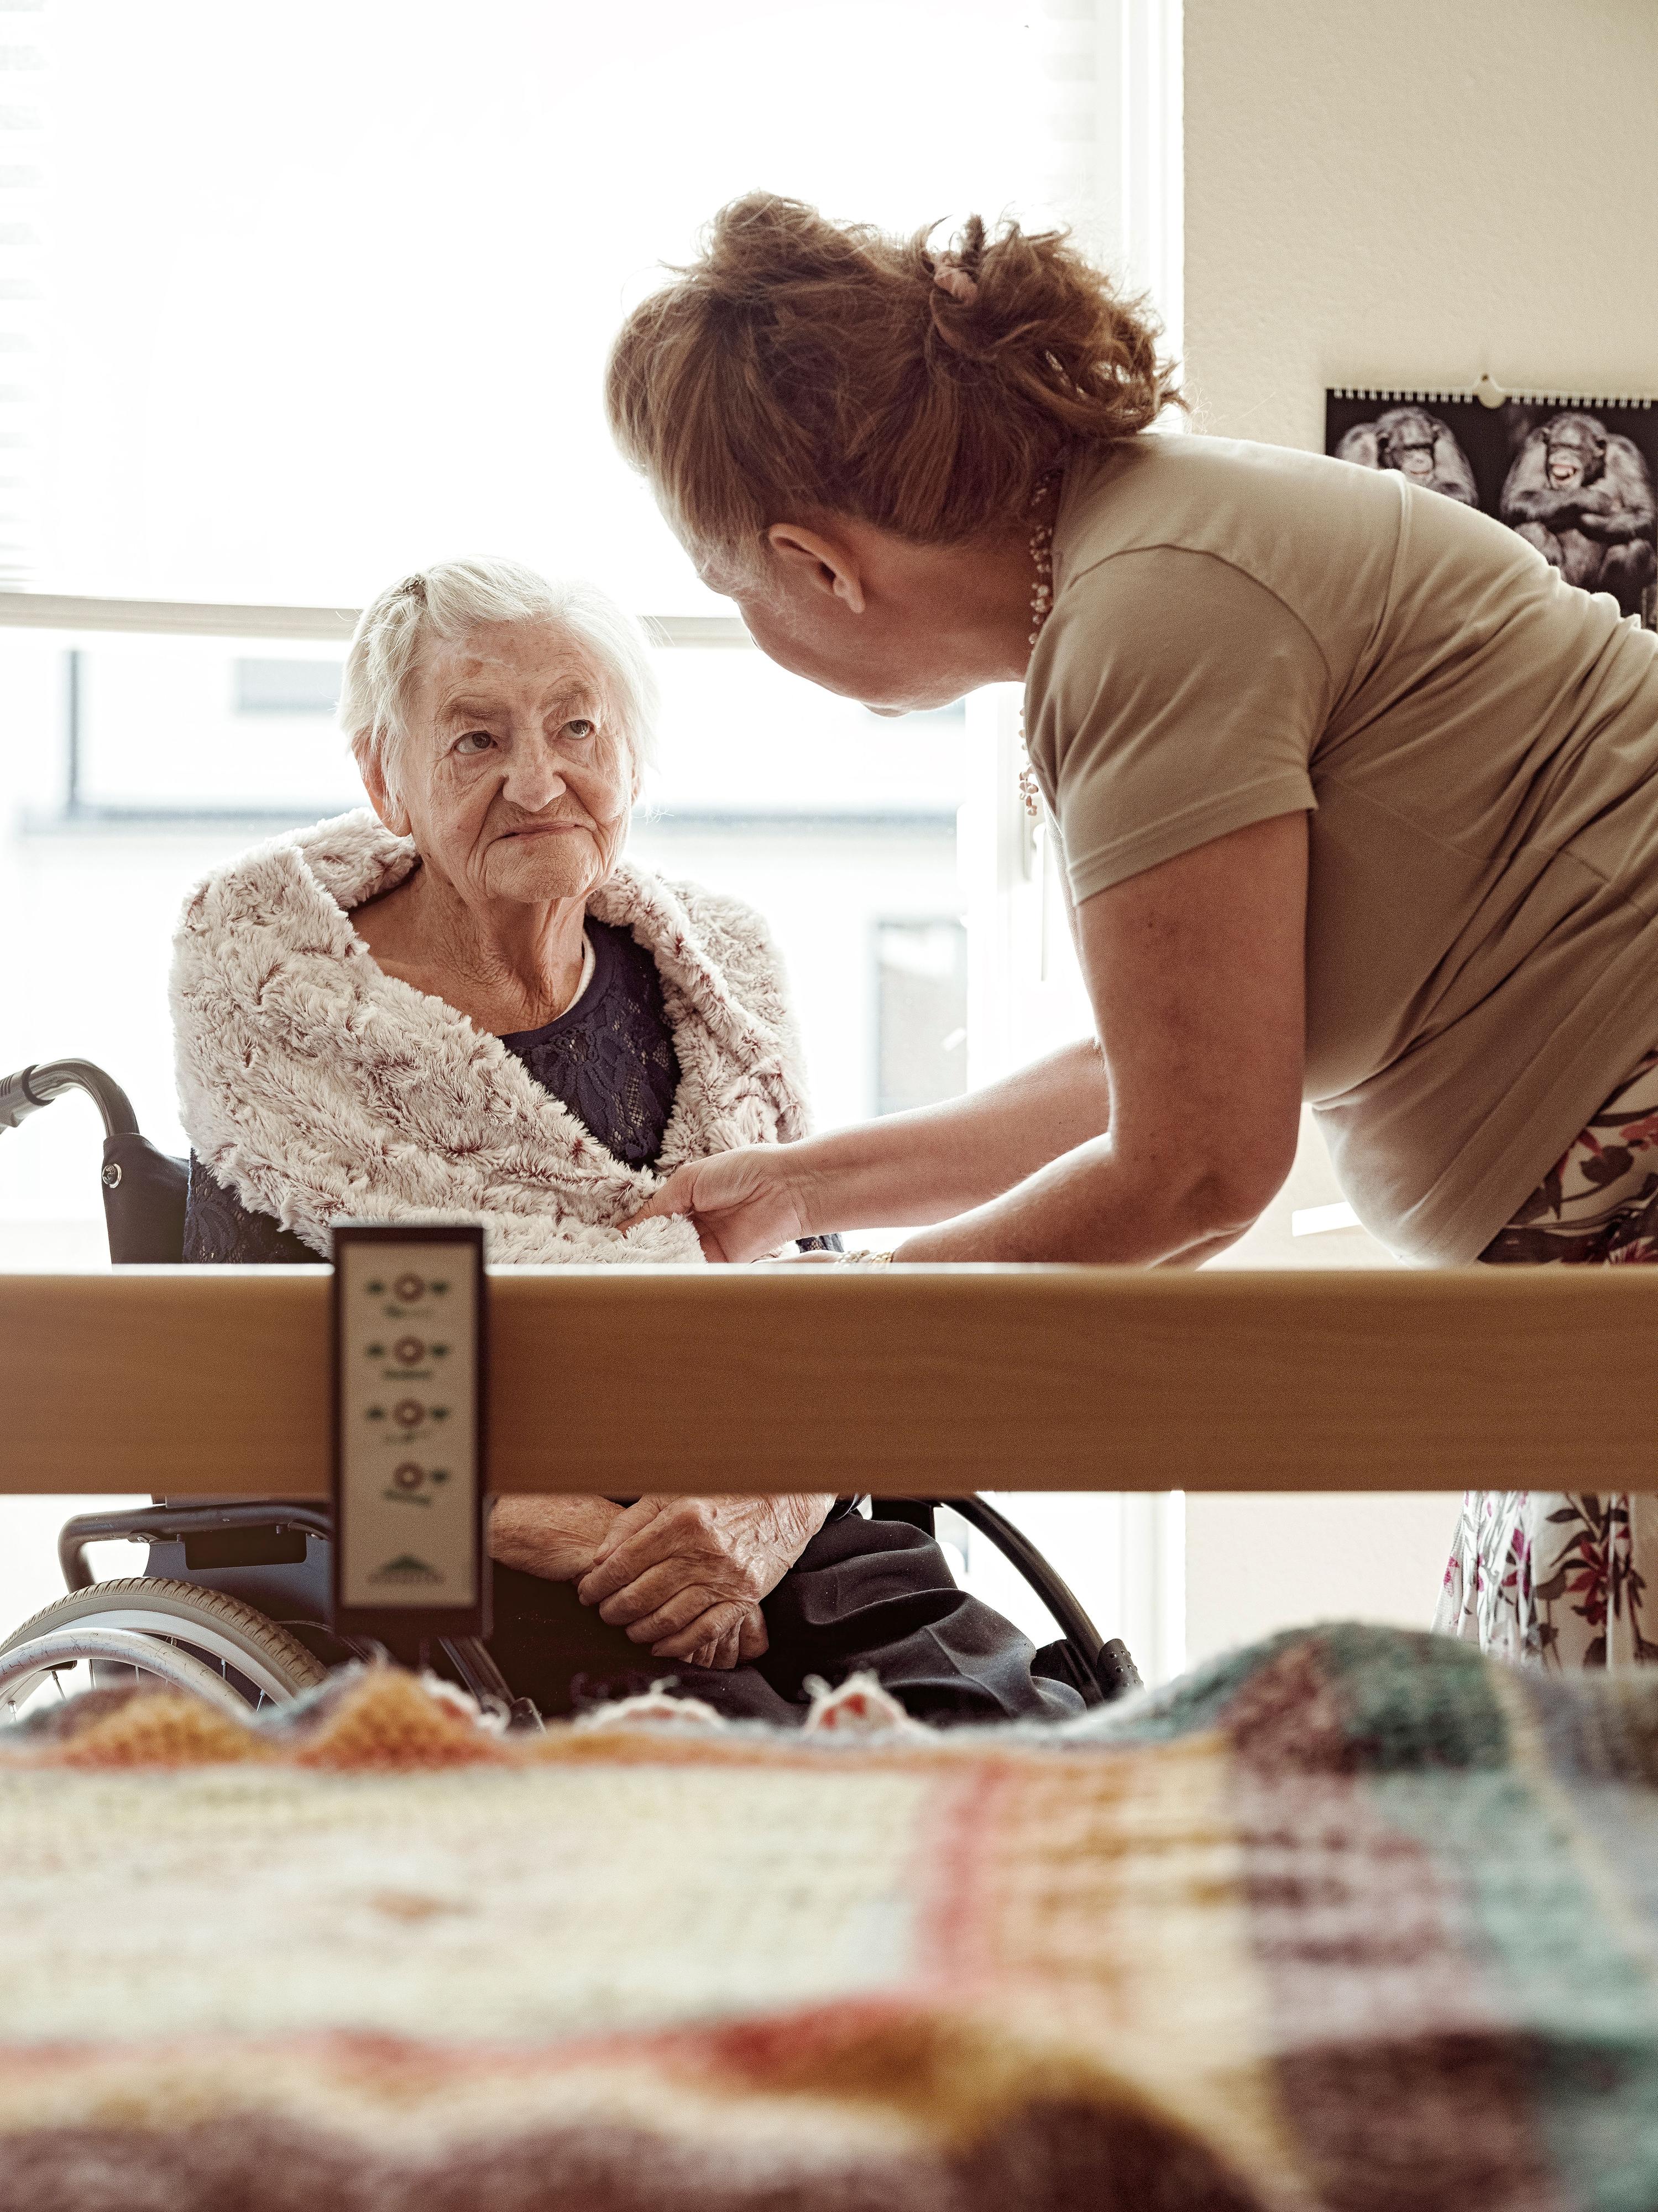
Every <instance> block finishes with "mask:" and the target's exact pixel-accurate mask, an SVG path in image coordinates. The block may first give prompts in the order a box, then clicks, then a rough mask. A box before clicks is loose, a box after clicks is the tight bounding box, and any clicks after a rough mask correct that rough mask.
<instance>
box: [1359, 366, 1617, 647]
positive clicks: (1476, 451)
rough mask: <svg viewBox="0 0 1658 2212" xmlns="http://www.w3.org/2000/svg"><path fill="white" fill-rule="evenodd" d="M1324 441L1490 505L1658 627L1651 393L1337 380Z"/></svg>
mask: <svg viewBox="0 0 1658 2212" xmlns="http://www.w3.org/2000/svg"><path fill="white" fill-rule="evenodd" d="M1324 449H1325V451H1326V453H1333V454H1334V455H1335V456H1336V458H1337V459H1339V460H1343V461H1357V463H1358V464H1359V465H1360V466H1361V467H1363V468H1369V469H1397V470H1398V471H1399V472H1400V475H1401V476H1402V477H1406V478H1407V479H1408V480H1409V481H1410V482H1411V483H1415V484H1420V485H1422V486H1423V488H1424V489H1426V490H1428V491H1436V492H1442V494H1443V495H1444V496H1445V497H1446V498H1447V499H1458V500H1461V501H1462V502H1463V504H1464V505H1465V506H1467V507H1479V509H1480V511H1481V513H1485V514H1494V515H1495V516H1496V517H1497V520H1498V521H1500V522H1505V523H1506V524H1507V525H1508V526H1509V529H1510V530H1515V531H1517V532H1519V533H1520V535H1521V537H1522V538H1525V539H1526V540H1527V543H1528V544H1533V545H1534V546H1536V548H1537V550H1538V551H1539V552H1540V554H1541V555H1542V556H1543V557H1544V559H1545V560H1546V561H1547V562H1549V563H1550V565H1551V566H1552V568H1558V569H1559V571H1560V573H1561V574H1562V575H1563V576H1564V578H1565V579H1566V580H1567V582H1568V583H1571V584H1576V585H1578V586H1581V587H1582V590H1584V591H1586V592H1610V593H1611V595H1612V598H1613V599H1616V600H1617V602H1618V604H1619V606H1620V607H1621V608H1622V609H1623V611H1624V612H1625V614H1626V615H1637V616H1638V617H1640V619H1641V621H1642V622H1643V623H1644V624H1645V626H1646V627H1647V629H1658V498H1655V493H1654V486H1655V483H1658V402H1655V401H1653V400H1650V399H1604V400H1601V399H1584V398H1538V397H1534V396H1532V395H1529V394H1519V395H1514V396H1510V397H1509V398H1505V399H1504V400H1503V403H1502V404H1501V405H1500V406H1496V407H1492V406H1488V405H1487V404H1485V401H1484V400H1483V399H1477V398H1473V397H1472V396H1471V395H1467V394H1457V393H1454V392H1357V391H1351V390H1347V389H1337V390H1334V391H1330V392H1326V394H1325V402H1324Z"/></svg>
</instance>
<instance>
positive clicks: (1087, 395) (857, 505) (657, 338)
mask: <svg viewBox="0 0 1658 2212" xmlns="http://www.w3.org/2000/svg"><path fill="white" fill-rule="evenodd" d="M931 240H932V231H931V230H924V231H918V232H917V233H916V234H915V235H914V237H913V238H908V239H895V238H889V237H887V236H885V235H884V234H883V233H882V232H880V231H878V230H876V229H874V228H871V227H870V226H869V225H867V224H863V223H854V224H847V225H841V224H837V223H833V222H829V221H827V220H826V219H825V218H824V217H823V216H821V215H819V214H818V213H817V210H816V209H814V208H810V207H807V206H806V205H805V204H804V203H803V202H801V201H799V200H790V199H783V198H780V197H778V196H777V195H776V194H775V193H772V192H751V193H749V194H748V195H746V196H745V197H744V198H742V199H738V200H733V201H732V203H731V204H730V205H729V206H728V207H725V208H722V209H721V210H720V213H719V214H718V215H717V216H715V217H714V221H713V222H712V223H711V224H710V225H709V227H708V233H707V235H706V240H705V243H704V247H703V251H702V253H701V258H699V259H698V260H696V261H695V262H693V263H692V264H690V265H689V267H688V268H684V269H679V270H675V271H673V273H672V279H671V282H670V283H668V284H666V285H665V286H664V288H663V289H661V290H660V291H659V292H657V293H656V294H654V295H653V296H652V297H651V298H650V299H647V300H646V301H643V302H642V303H641V305H640V306H639V307H635V310H634V311H633V313H631V314H630V315H629V318H628V319H627V321H626V322H625V323H624V324H623V326H622V329H621V331H620V333H619V334H618V336H617V337H616V344H615V346H614V348H613V349H612V351H611V355H610V368H609V371H608V374H607V376H606V392H605V397H606V403H607V405H608V408H609V411H610V428H611V429H612V431H613V433H614V434H615V436H616V442H617V444H618V445H619V446H620V447H621V449H622V451H623V453H624V454H625V455H626V456H627V458H628V459H629V461H631V462H632V463H633V465H634V466H635V468H637V469H639V470H641V471H642V472H643V473H644V474H645V475H646V476H647V477H649V479H650V480H651V483H652V485H653V489H654V490H655V492H656V495H657V497H658V499H659V501H660V502H661V504H662V507H663V509H664V511H665V513H666V514H667V516H668V519H669V520H670V521H671V523H672V525H673V526H674V528H675V529H676V530H677V532H678V533H679V535H680V537H681V538H683V540H684V542H685V544H687V545H688V546H689V548H690V550H692V552H693V554H694V555H695V556H696V557H697V558H698V559H699V560H700V561H701V562H702V563H703V565H704V566H705V568H707V569H708V573H709V576H710V580H712V581H715V582H721V581H723V582H727V583H736V582H738V580H752V579H755V578H757V577H758V576H760V575H762V574H763V573H764V569H765V549H764V543H763V541H764V533H765V532H766V530H767V528H768V526H769V525H770V524H772V523H773V522H777V521H783V520H806V519H807V518H808V517H809V516H810V515H811V514H812V513H829V514H845V515H851V516H855V517H856V518H858V519H859V520H862V521H865V522H871V523H874V524H877V525H878V526H880V527H882V528H884V529H887V530H891V531H895V532H897V533H898V534H899V535H900V536H902V537H904V538H908V539H910V540H911V541H912V542H913V543H915V544H953V543H959V542H961V541H962V540H963V539H967V538H975V537H977V536H979V535H981V533H983V532H986V531H987V530H991V529H994V528H997V527H999V526H1002V525H1005V524H1006V523H1008V522H1010V521H1013V520H1018V519H1020V518H1022V517H1023V515H1024V514H1025V513H1026V512H1027V510H1028V508H1029V503H1030V499H1031V495H1032V494H1033V492H1034V491H1035V488H1036V486H1037V485H1038V484H1039V483H1041V481H1042V478H1043V477H1045V476H1047V475H1048V473H1049V472H1050V471H1052V470H1053V469H1054V468H1055V467H1056V466H1058V465H1060V462H1061V461H1062V460H1063V459H1065V457H1066V454H1067V453H1072V452H1073V451H1075V450H1077V449H1078V448H1082V447H1088V448H1091V449H1093V450H1095V451H1099V450H1102V449H1103V448H1105V447H1110V446H1114V445H1117V444H1120V443H1121V441H1123V440H1124V439H1126V438H1131V437H1133V436H1134V435H1136V434H1137V433H1138V432H1139V431H1141V430H1144V429H1145V428H1146V427H1147V425H1148V424H1150V423H1151V422H1153V421H1154V420H1155V419H1156V417H1157V415H1158V414H1159V413H1160V412H1161V410H1163V408H1164V407H1166V406H1168V405H1169V404H1178V396H1177V394H1176V393H1175V389H1174V377H1173V371H1172V369H1171V368H1170V366H1169V363H1168V362H1165V361H1164V360H1163V359H1162V358H1161V356H1159V354H1158V351H1157V340H1158V337H1159V335H1160V333H1159V331H1158V329H1157V325H1156V324H1155V322H1154V321H1153V320H1152V319H1151V317H1150V316H1149V315H1148V314H1147V313H1145V309H1144V308H1143V307H1141V306H1140V305H1139V304H1138V303H1136V302H1133V301H1125V300H1123V299H1121V297H1120V296H1119V295H1118V294H1117V293H1116V291H1115V290H1114V289H1113V287H1112V285H1111V283H1110V282H1109V280H1108V278H1107V277H1106V276H1103V275H1102V273H1101V271H1100V270H1097V269H1096V268H1095V267H1094V266H1093V265H1092V264H1091V263H1090V262H1089V261H1088V260H1087V259H1086V258H1084V255H1083V254H1082V253H1080V252H1078V250H1077V249H1076V248H1075V247H1074V246H1072V244H1071V242H1070V240H1069V238H1068V236H1067V235H1066V233H1064V232H1063V231H1035V232H1031V231H1024V230H1022V229H1021V228H1019V226H1018V225H1017V223H1015V222H1004V223H1002V224H1001V225H1000V226H999V228H997V229H996V230H995V231H994V232H987V230H986V228H985V226H984V224H983V223H982V222H981V221H980V219H979V218H978V217H977V216H975V217H974V218H973V219H972V221H971V222H969V223H968V224H967V225H966V227H965V228H964V229H963V232H962V234H961V236H960V238H959V239H958V240H957V242H956V244H955V246H954V247H953V248H952V249H951V250H950V251H949V252H944V253H941V252H938V251H937V250H935V249H934V247H933V246H932V243H931Z"/></svg>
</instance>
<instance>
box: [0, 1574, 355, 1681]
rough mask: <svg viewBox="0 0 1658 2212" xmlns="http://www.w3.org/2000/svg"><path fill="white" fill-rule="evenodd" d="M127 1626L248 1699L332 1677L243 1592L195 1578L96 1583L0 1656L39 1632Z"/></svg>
mask: <svg viewBox="0 0 1658 2212" xmlns="http://www.w3.org/2000/svg"><path fill="white" fill-rule="evenodd" d="M93 1626H97V1627H99V1628H125V1629H133V1630H137V1632H139V1633H140V1634H141V1635H146V1636H159V1637H164V1638H166V1639H167V1642H168V1643H170V1644H182V1645H183V1646H184V1648H185V1650H187V1651H190V1652H191V1653H192V1654H193V1655H194V1656H196V1657H197V1658H199V1659H203V1660H205V1661H206V1662H207V1663H208V1664H209V1665H210V1666H212V1665H216V1666H218V1667H219V1668H221V1669H222V1671H223V1673H224V1674H225V1678H226V1680H228V1681H231V1682H232V1683H233V1685H234V1687H235V1688H236V1689H237V1690H239V1691H240V1692H241V1694H242V1695H243V1696H244V1697H246V1696H247V1695H248V1692H249V1690H250V1689H251V1690H252V1693H253V1694H252V1699H250V1702H251V1703H252V1704H254V1705H258V1703H260V1702H261V1701H262V1700H264V1699H269V1700H270V1702H271V1703H272V1704H274V1705H286V1704H288V1701H289V1700H290V1699H294V1698H295V1697H297V1696H298V1695H299V1693H300V1692H301V1690H309V1689H313V1688H314V1687H315V1686H316V1685H317V1684H318V1683H319V1682H325V1681H326V1680H328V1669H327V1668H326V1667H325V1666H324V1664H323V1662H322V1661H321V1660H320V1659H319V1658H318V1657H317V1656H316V1655H315V1654H314V1653H313V1652H311V1651H307V1650H306V1648H305V1646H304V1644H301V1642H300V1640H299V1638H297V1637H295V1636H290V1635H289V1634H288V1631H287V1630H286V1629H285V1628H282V1627H280V1626H278V1625H277V1624H276V1622H275V1621H274V1620H270V1618H269V1617H268V1616H267V1615H266V1614H264V1613H260V1612H258V1611H257V1610H256V1609H255V1608H254V1607H252V1606H251V1605H244V1604H243V1603H242V1602H241V1601H240V1599H239V1598H234V1597H227V1596H225V1595H223V1593H222V1592H221V1591H218V1590H207V1589H197V1587H196V1585H195V1584H194V1583H179V1582H172V1581H167V1580H162V1579H161V1578H160V1577H149V1576H143V1575H134V1576H131V1577H127V1578H125V1579H124V1580H123V1581H120V1582H112V1583H93V1584H92V1586H91V1587H90V1589H83V1590H75V1591H73V1592H72V1593H71V1594H70V1595H69V1596H68V1597H60V1598H58V1599H56V1600H55V1601H53V1603H52V1604H51V1605H48V1606H43V1607H41V1609H40V1611H39V1613H36V1614H34V1616H33V1619H31V1620H26V1621H24V1623H23V1624H22V1626H21V1627H20V1628H16V1629H14V1630H13V1632H12V1633H11V1634H10V1635H9V1637H7V1638H6V1639H5V1641H4V1642H3V1643H0V1656H3V1654H4V1653H6V1652H8V1651H9V1650H12V1649H13V1647H14V1646H15V1645H17V1644H27V1643H31V1642H32V1641H33V1638H35V1637H37V1636H46V1635H50V1634H51V1633H52V1632H54V1631H57V1630H62V1629H75V1628H91V1627H93Z"/></svg>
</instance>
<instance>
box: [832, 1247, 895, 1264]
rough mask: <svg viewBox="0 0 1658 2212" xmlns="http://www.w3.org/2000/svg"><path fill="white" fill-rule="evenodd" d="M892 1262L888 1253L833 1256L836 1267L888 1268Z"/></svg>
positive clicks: (852, 1253)
mask: <svg viewBox="0 0 1658 2212" xmlns="http://www.w3.org/2000/svg"><path fill="white" fill-rule="evenodd" d="M892 1261H893V1255H892V1254H891V1253H890V1252H871V1251H867V1250H864V1251H853V1252H837V1253H836V1254H835V1265H836V1267H890V1266H891V1265H892Z"/></svg>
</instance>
